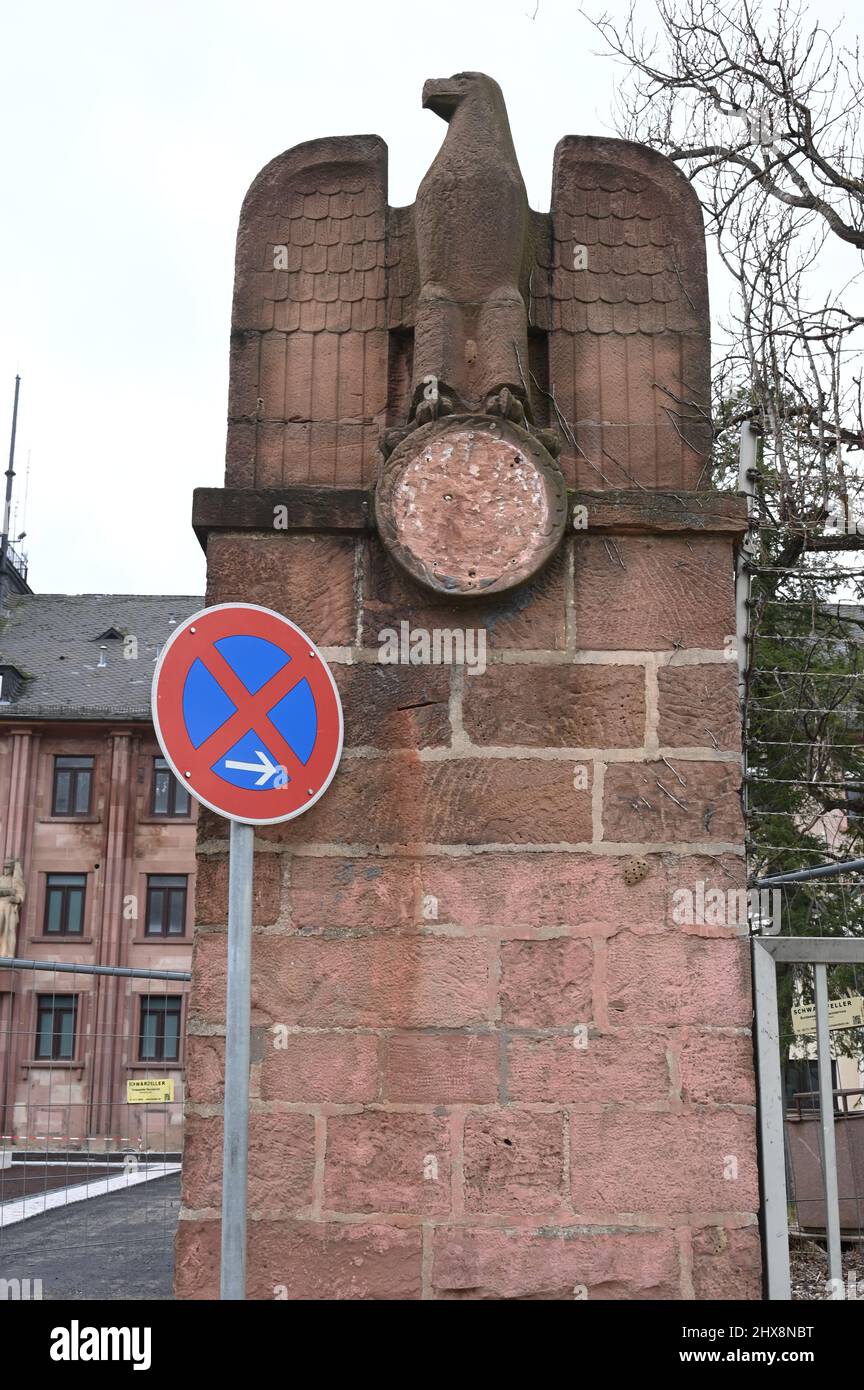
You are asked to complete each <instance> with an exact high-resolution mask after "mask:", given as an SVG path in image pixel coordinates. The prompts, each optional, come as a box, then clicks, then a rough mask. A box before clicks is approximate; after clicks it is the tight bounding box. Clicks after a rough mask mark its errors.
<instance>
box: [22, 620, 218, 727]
mask: <svg viewBox="0 0 864 1390" xmlns="http://www.w3.org/2000/svg"><path fill="white" fill-rule="evenodd" d="M7 602H8V609H9V611H8V615H7V616H6V617H5V618H4V620H3V622H2V624H0V667H2V666H3V665H10V666H15V667H17V669H18V670H19V671H21V672H22V674H23V675H24V677H25V679H24V683H23V686H22V688H21V691H20V694H19V695H18V696H17V697H16V698H13V699H12V700H11V701H10V702H9V703H8V704H7V703H5V702H4V703H0V720H3V719H16V720H18V719H114V718H123V719H142V720H143V719H149V718H150V684H151V681H152V679H153V668H154V665H155V662H156V657H157V656H158V653H159V651H161V649H162V647H163V646H164V645H165V643H166V642H167V641H168V638H169V637H170V636H171V633H172V632H174V630H175V628H176V626H177V624H178V623H181V622H183V620H184V618H188V617H189V615H190V614H191V613H195V612H197V611H198V609H199V608H203V607H204V600H203V598H201V597H199V596H198V595H189V594H11V595H9V598H8V600H7ZM172 619H173V621H172ZM111 629H114V630H115V631H116V632H118V633H120V634H121V635H120V636H118V637H112V636H109V635H108V634H109V633H110V631H111ZM133 638H134V639H135V642H133V641H132V639H133ZM136 644H137V645H136ZM124 651H128V652H129V653H130V655H129V656H126V655H124ZM100 656H101V657H102V659H103V660H104V663H105V664H104V666H101V667H100V665H99V658H100Z"/></svg>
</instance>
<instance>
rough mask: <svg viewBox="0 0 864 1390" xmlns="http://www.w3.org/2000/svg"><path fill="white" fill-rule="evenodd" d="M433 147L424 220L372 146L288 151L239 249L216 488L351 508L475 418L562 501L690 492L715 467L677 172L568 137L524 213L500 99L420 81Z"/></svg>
mask: <svg viewBox="0 0 864 1390" xmlns="http://www.w3.org/2000/svg"><path fill="white" fill-rule="evenodd" d="M423 103H424V105H425V106H426V107H427V108H428V109H429V110H431V111H433V112H435V113H437V114H438V115H439V116H441V117H442V118H443V119H444V120H445V121H446V122H447V124H448V130H447V134H446V137H445V140H444V142H443V144H442V146H441V149H440V151H439V153H438V155H437V157H436V159H435V160H434V162H433V164H432V166H431V168H430V169H429V171H428V172H427V174H426V176H425V177H424V178H423V180H422V182H421V184H420V187H419V191H418V194H417V199H416V202H415V203H414V204H413V205H412V206H410V207H401V208H394V207H390V206H389V205H388V201H387V147H386V145H385V144H384V142H383V140H381V139H380V138H379V137H377V136H374V135H358V136H347V137H334V138H327V139H322V140H312V141H309V142H307V143H305V144H302V145H298V146H296V147H295V148H293V149H290V150H287V151H286V152H285V153H284V154H281V155H279V156H278V157H277V158H276V159H274V160H273V161H272V162H271V163H270V164H268V165H267V166H266V167H265V168H264V169H263V170H262V171H261V173H260V174H259V175H258V177H257V178H256V179H255V181H254V183H253V184H252V186H251V188H250V190H249V192H248V194H247V196H246V199H245V202H244V205H243V210H242V213H241V218H240V227H239V232H238V240H237V260H236V275H235V293H234V307H233V319H232V356H231V390H230V404H229V435H228V450H227V470H226V484H227V485H228V486H257V487H264V488H266V487H278V486H281V485H285V484H290V483H308V482H312V483H317V484H328V483H329V484H333V485H343V486H366V485H369V484H371V483H373V482H374V481H375V479H376V478H377V476H378V474H379V472H380V470H381V468H382V456H384V457H386V455H387V454H388V453H389V451H390V450H391V449H392V448H393V447H394V445H396V444H398V443H399V441H400V440H401V439H403V438H404V437H405V436H406V434H407V433H409V432H411V431H412V430H418V431H419V430H420V429H421V428H423V427H426V426H427V425H429V424H430V423H434V422H435V421H436V420H438V421H440V420H442V419H445V418H447V416H448V415H450V414H453V413H456V414H459V413H464V412H469V413H470V412H473V413H474V414H475V415H479V416H483V417H485V418H487V419H496V418H497V419H498V420H499V421H509V422H511V423H513V424H514V425H515V426H517V427H519V428H523V427H524V428H525V429H526V430H528V431H530V432H531V433H532V437H534V438H535V439H536V440H537V441H538V442H539V443H542V444H543V445H544V447H545V448H546V449H547V450H548V452H550V453H551V454H556V453H558V451H559V450H560V467H561V470H562V474H563V477H564V478H565V480H566V482H567V484H568V485H570V486H574V485H575V486H578V487H582V488H610V487H612V488H622V487H623V488H626V487H632V486H640V487H664V488H674V487H680V488H688V487H695V486H699V485H700V480H701V481H705V480H704V478H703V474H704V470H705V462H706V458H707V454H708V449H709V446H710V423H709V415H708V409H709V407H708V401H709V384H708V371H709V336H708V296H707V284H706V274H705V251H704V232H703V226H702V216H701V211H700V208H699V204H698V201H697V199H696V196H695V194H694V193H693V190H692V189H691V187H690V185H689V183H688V182H687V180H686V178H685V177H684V176H683V174H681V172H680V171H679V170H678V169H677V168H676V167H675V166H674V165H673V164H672V163H670V161H668V160H667V159H665V158H664V157H663V156H661V155H659V154H657V153H655V152H654V151H652V150H649V149H647V148H645V147H644V146H640V145H636V144H632V143H629V142H627V141H620V140H610V139H606V138H598V137H585V136H572V135H569V136H565V137H564V139H562V140H561V141H560V142H559V144H558V146H557V148H556V151H555V158H554V167H553V177H552V199H551V210H550V212H549V213H539V212H536V211H533V210H532V209H531V208H530V207H529V204H528V200H527V197H526V193H525V186H524V183H523V181H522V176H521V173H520V171H519V165H518V161H517V158H516V153H515V149H514V146H513V140H512V136H511V134H510V127H509V123H508V120H507V113H506V109H505V105H504V99H503V97H502V94H501V91H500V89H499V87H498V85H497V83H495V82H494V81H493V80H492V79H491V78H489V77H487V76H485V75H484V74H482V73H458V74H456V75H455V76H454V77H451V78H447V79H442V80H437V79H436V80H432V81H429V82H427V83H426V84H425V87H424V89H423Z"/></svg>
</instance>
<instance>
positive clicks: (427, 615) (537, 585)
mask: <svg viewBox="0 0 864 1390" xmlns="http://www.w3.org/2000/svg"><path fill="white" fill-rule="evenodd" d="M564 576H565V560H564V555H563V552H562V553H559V555H558V556H556V557H555V558H554V559H553V560H551V561H550V562H549V564H548V565H547V566H546V568H545V569H544V570H543V571H542V573H541V574H539V575H538V576H537V578H536V579H535V580H533V581H532V582H531V583H530V584H527V585H525V586H523V587H521V588H519V589H515V590H514V591H513V592H512V593H508V594H504V595H502V596H501V597H500V598H498V599H497V600H496V599H495V598H494V597H493V598H491V599H487V600H486V601H485V602H480V601H478V602H476V603H475V602H473V601H472V600H462V601H460V602H451V603H447V602H445V601H444V600H443V599H435V598H433V597H431V596H430V595H429V594H426V593H424V592H423V590H422V589H420V588H419V587H418V586H417V585H416V584H412V582H411V581H410V580H409V579H408V578H407V577H404V576H403V575H402V574H401V572H400V571H399V570H398V569H397V567H396V565H395V564H394V563H393V561H392V560H390V559H389V558H388V557H387V555H386V553H385V551H384V549H383V547H382V546H381V544H380V542H378V541H375V540H370V541H368V542H367V543H366V544H365V545H364V570H363V645H364V646H366V647H378V646H379V645H380V643H381V641H382V639H381V637H380V636H379V633H380V632H381V631H382V629H385V628H393V627H394V626H395V628H396V629H397V630H398V627H399V624H400V622H403V621H404V622H407V623H409V624H410V626H411V627H412V628H424V629H425V630H426V631H427V632H432V630H433V629H434V628H462V629H463V630H464V629H465V628H473V629H477V628H483V629H485V631H486V645H487V647H488V648H489V649H490V650H502V651H506V650H536V649H541V650H543V649H548V650H550V651H563V649H564V646H565V642H566V608H565V600H564ZM311 635H312V634H311V633H310V636H311Z"/></svg>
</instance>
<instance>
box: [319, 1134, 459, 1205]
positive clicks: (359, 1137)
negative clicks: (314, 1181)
mask: <svg viewBox="0 0 864 1390" xmlns="http://www.w3.org/2000/svg"><path fill="white" fill-rule="evenodd" d="M324 1206H325V1208H326V1209H327V1210H328V1211H339V1212H379V1211H381V1212H384V1211H394V1212H395V1211H413V1212H418V1213H422V1214H423V1215H428V1216H431V1215H434V1214H437V1213H440V1212H446V1211H449V1210H450V1131H449V1125H448V1122H447V1120H446V1118H444V1117H436V1116H434V1115H414V1114H409V1113H399V1114H389V1113H387V1112H385V1111H381V1110H367V1111H365V1113H364V1114H362V1115H332V1116H331V1117H330V1119H329V1120H328V1122H327V1156H326V1162H325V1172H324Z"/></svg>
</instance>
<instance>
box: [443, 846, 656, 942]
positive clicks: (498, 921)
mask: <svg viewBox="0 0 864 1390" xmlns="http://www.w3.org/2000/svg"><path fill="white" fill-rule="evenodd" d="M648 864H649V873H648V876H647V878H646V879H644V880H643V882H642V883H640V884H639V885H638V888H635V889H634V888H632V887H629V886H628V885H627V884H626V883H625V882H624V877H623V867H622V866H623V860H621V859H617V858H613V857H609V858H604V857H601V856H599V855H592V854H585V853H576V854H555V853H543V854H535V853H532V854H519V853H512V854H482V855H477V856H476V857H474V858H458V859H457V858H448V859H441V858H432V857H430V858H426V859H423V860H422V861H421V863H420V878H421V882H422V887H423V894H424V898H426V897H427V896H429V897H431V898H432V899H433V900H434V901H433V903H429V904H427V911H432V910H433V907H434V911H435V912H436V913H437V919H436V920H438V921H441V922H454V923H457V924H458V925H460V926H463V927H469V928H470V927H478V926H485V925H494V926H499V927H502V928H504V927H507V928H511V927H515V928H519V927H572V928H578V929H584V930H585V931H589V930H590V931H597V932H598V933H599V934H605V933H607V932H615V931H620V929H621V928H622V927H623V926H631V925H634V924H640V923H649V924H660V923H662V922H663V921H664V920H665V919H666V914H667V908H668V903H667V893H666V879H665V872H664V865H663V861H662V859H661V858H660V856H659V855H649V856H648Z"/></svg>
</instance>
